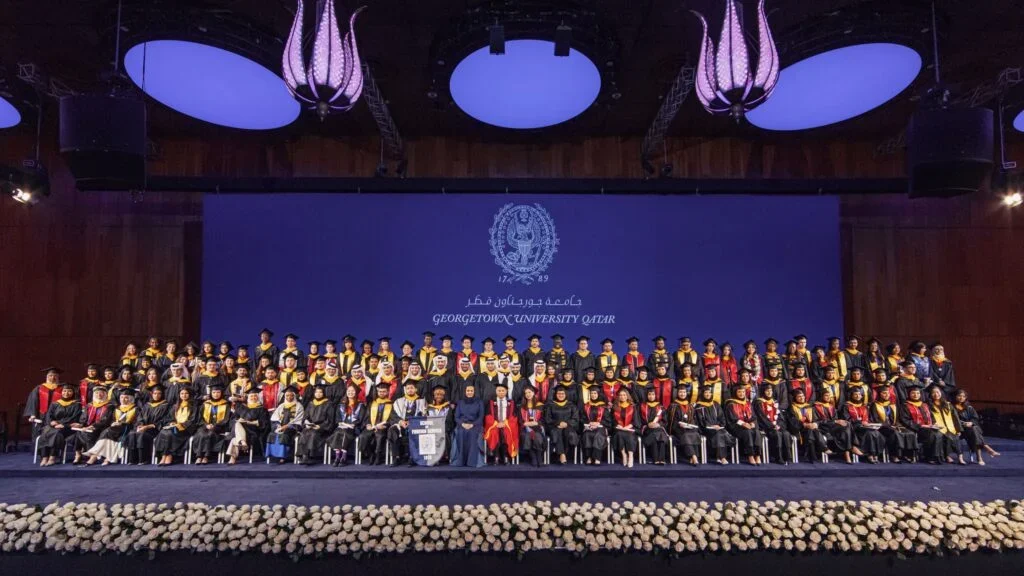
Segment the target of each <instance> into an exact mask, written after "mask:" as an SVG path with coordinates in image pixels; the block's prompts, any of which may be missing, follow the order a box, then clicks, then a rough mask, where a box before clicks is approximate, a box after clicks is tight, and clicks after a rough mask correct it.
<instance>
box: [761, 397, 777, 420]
mask: <svg viewBox="0 0 1024 576" xmlns="http://www.w3.org/2000/svg"><path fill="white" fill-rule="evenodd" d="M757 401H758V402H760V403H761V410H764V417H765V418H767V419H768V421H769V422H771V423H772V424H775V423H776V422H778V418H779V405H778V404H777V403H776V402H775V400H764V399H761V398H758V400H757Z"/></svg>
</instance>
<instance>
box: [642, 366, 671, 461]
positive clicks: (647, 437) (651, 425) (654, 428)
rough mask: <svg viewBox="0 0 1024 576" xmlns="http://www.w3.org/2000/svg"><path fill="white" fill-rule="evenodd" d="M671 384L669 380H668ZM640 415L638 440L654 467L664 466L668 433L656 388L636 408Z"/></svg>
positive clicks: (649, 390)
mask: <svg viewBox="0 0 1024 576" xmlns="http://www.w3.org/2000/svg"><path fill="white" fill-rule="evenodd" d="M669 381H670V382H671V380H669ZM637 408H638V412H639V414H640V417H639V419H638V420H639V424H640V438H641V439H642V441H643V444H644V450H645V451H646V453H647V454H648V455H649V456H650V459H651V461H652V462H653V463H654V465H656V466H664V465H665V460H666V457H667V455H668V432H666V431H665V420H666V416H665V407H664V406H662V405H661V402H660V401H659V400H658V391H657V389H656V388H653V387H652V388H649V389H648V390H647V401H646V402H645V403H644V404H640V405H638V406H637Z"/></svg>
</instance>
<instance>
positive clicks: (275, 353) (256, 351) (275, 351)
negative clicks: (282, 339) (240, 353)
mask: <svg viewBox="0 0 1024 576" xmlns="http://www.w3.org/2000/svg"><path fill="white" fill-rule="evenodd" d="M250 350H251V351H252V357H253V358H259V357H260V356H263V355H264V354H266V355H268V356H270V358H271V361H270V362H271V363H272V364H273V365H274V366H277V365H278V364H277V359H278V357H279V356H280V355H281V349H280V348H278V347H277V345H275V344H274V343H273V342H270V343H268V346H267V347H266V348H263V347H262V345H261V344H259V343H257V344H256V345H255V346H253V347H252V348H250Z"/></svg>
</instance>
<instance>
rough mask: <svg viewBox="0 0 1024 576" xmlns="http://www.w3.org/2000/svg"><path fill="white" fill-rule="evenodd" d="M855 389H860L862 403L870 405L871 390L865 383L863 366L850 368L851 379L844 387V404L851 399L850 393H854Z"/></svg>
mask: <svg viewBox="0 0 1024 576" xmlns="http://www.w3.org/2000/svg"><path fill="white" fill-rule="evenodd" d="M854 388H860V393H861V401H862V402H864V403H865V404H868V403H869V402H870V398H871V388H870V387H869V386H868V385H867V383H866V382H864V368H862V367H861V366H851V367H850V378H849V380H847V381H846V385H845V386H844V387H843V399H844V401H843V403H844V404H845V403H846V402H847V401H848V399H849V398H850V393H851V392H853V389H854Z"/></svg>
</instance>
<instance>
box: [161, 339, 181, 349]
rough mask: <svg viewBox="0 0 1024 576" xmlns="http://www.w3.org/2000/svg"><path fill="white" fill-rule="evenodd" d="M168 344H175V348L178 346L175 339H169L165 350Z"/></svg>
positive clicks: (165, 341) (165, 342)
mask: <svg viewBox="0 0 1024 576" xmlns="http://www.w3.org/2000/svg"><path fill="white" fill-rule="evenodd" d="M168 344H174V345H175V346H177V345H178V341H177V340H175V339H174V338H168V339H167V340H164V348H166V347H167V345H168Z"/></svg>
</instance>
